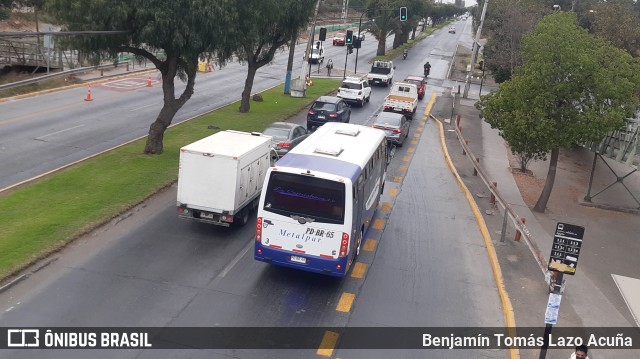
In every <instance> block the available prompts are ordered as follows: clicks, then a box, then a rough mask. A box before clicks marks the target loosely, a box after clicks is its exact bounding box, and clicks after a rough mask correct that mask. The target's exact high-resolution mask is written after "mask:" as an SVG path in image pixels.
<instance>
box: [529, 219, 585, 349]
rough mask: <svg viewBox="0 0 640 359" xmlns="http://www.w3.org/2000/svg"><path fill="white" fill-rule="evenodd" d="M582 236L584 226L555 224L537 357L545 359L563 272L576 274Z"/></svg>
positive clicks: (555, 316)
mask: <svg viewBox="0 0 640 359" xmlns="http://www.w3.org/2000/svg"><path fill="white" fill-rule="evenodd" d="M583 237H584V227H581V226H576V225H574V224H569V223H560V222H558V224H557V225H556V232H555V234H554V235H553V245H552V246H551V255H550V256H549V265H548V266H547V269H548V270H549V271H553V272H554V273H553V275H552V276H551V283H550V287H549V288H550V291H551V292H550V293H549V301H548V302H547V310H546V312H545V314H544V323H545V328H544V344H543V345H542V348H540V356H539V359H545V358H546V357H547V348H549V336H550V335H551V329H552V328H553V325H554V324H557V323H558V312H559V311H560V302H561V301H562V291H563V290H562V289H563V278H562V277H563V275H564V274H570V275H575V274H576V268H577V267H578V258H579V257H580V248H582V238H583Z"/></svg>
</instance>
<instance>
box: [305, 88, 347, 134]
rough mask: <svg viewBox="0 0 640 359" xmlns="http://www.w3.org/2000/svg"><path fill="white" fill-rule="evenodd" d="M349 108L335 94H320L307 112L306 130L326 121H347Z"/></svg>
mask: <svg viewBox="0 0 640 359" xmlns="http://www.w3.org/2000/svg"><path fill="white" fill-rule="evenodd" d="M350 119H351V108H350V107H349V105H347V103H346V102H345V101H344V100H343V99H341V98H339V97H335V96H320V97H319V98H318V99H317V100H316V101H315V102H314V103H313V105H311V108H310V109H309V112H307V130H313V129H314V128H316V127H320V126H322V125H324V124H325V123H327V122H345V123H347V122H349V120H350Z"/></svg>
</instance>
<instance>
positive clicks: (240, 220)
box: [233, 206, 250, 227]
mask: <svg viewBox="0 0 640 359" xmlns="http://www.w3.org/2000/svg"><path fill="white" fill-rule="evenodd" d="M249 212H250V211H249V209H248V208H247V207H246V206H245V207H244V208H243V209H242V210H241V211H240V213H238V214H236V216H235V218H234V219H233V224H234V225H236V226H237V227H242V226H244V225H245V224H247V223H248V222H249Z"/></svg>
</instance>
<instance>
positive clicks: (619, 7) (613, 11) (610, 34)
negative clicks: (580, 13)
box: [591, 0, 640, 57]
mask: <svg viewBox="0 0 640 359" xmlns="http://www.w3.org/2000/svg"><path fill="white" fill-rule="evenodd" d="M592 10H593V12H592V13H591V15H592V17H593V22H592V27H593V31H594V32H595V34H597V35H600V36H602V37H604V38H605V39H607V40H609V41H611V43H612V44H614V45H615V46H616V47H619V48H621V49H624V50H626V51H627V52H628V53H630V54H631V55H632V56H635V57H640V13H638V12H637V11H635V10H634V2H633V0H610V1H607V2H602V3H599V4H597V5H595V6H594V7H593V9H592Z"/></svg>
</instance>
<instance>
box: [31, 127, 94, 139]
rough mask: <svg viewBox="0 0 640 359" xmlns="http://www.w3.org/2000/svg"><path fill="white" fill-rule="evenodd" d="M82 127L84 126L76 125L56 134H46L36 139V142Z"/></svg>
mask: <svg viewBox="0 0 640 359" xmlns="http://www.w3.org/2000/svg"><path fill="white" fill-rule="evenodd" d="M83 126H84V125H78V126H73V127H69V128H66V129H64V130H60V131H56V132H51V133H48V134H46V135H43V136H40V137H36V140H41V139H43V138H45V137H48V136H53V135H57V134H59V133H62V132H67V131H71V130H73V129H75V128H78V127H83Z"/></svg>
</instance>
